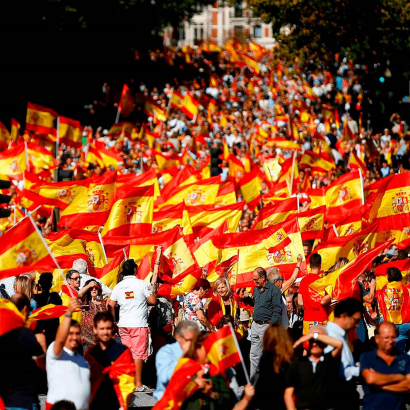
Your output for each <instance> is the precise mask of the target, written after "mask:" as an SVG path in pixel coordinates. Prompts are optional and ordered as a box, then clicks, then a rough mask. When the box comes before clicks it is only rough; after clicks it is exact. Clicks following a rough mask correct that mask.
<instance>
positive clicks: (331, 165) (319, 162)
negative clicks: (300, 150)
mask: <svg viewBox="0 0 410 410" xmlns="http://www.w3.org/2000/svg"><path fill="white" fill-rule="evenodd" d="M300 168H301V169H305V168H310V169H311V170H312V171H317V172H328V171H333V170H334V169H336V165H335V162H334V160H333V158H330V157H329V156H328V155H327V154H326V153H321V154H316V153H315V152H313V151H305V153H304V154H303V155H302V159H301V161H300Z"/></svg>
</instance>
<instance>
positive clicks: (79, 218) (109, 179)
mask: <svg viewBox="0 0 410 410" xmlns="http://www.w3.org/2000/svg"><path fill="white" fill-rule="evenodd" d="M116 177H117V173H116V171H111V172H106V173H105V174H104V175H103V176H102V178H101V179H99V180H98V181H97V182H92V183H91V184H90V185H89V187H88V190H87V192H86V193H81V195H76V196H75V197H74V199H73V201H72V202H71V204H70V205H69V206H68V207H67V208H66V209H65V210H64V211H63V212H62V213H61V217H60V222H59V226H61V227H63V226H65V227H71V228H79V229H84V227H86V226H91V225H93V226H101V225H104V223H105V222H106V220H107V218H108V216H109V214H110V211H111V208H112V206H113V204H114V200H115V192H116Z"/></svg>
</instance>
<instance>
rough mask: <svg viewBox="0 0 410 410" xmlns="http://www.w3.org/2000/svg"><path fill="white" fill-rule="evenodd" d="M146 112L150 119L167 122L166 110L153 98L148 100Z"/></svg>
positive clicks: (146, 101)
mask: <svg viewBox="0 0 410 410" xmlns="http://www.w3.org/2000/svg"><path fill="white" fill-rule="evenodd" d="M144 112H145V114H146V115H148V117H152V118H154V120H155V121H158V122H159V121H164V122H165V121H166V120H167V115H166V112H165V110H164V109H163V108H162V107H160V106H159V105H158V104H157V103H156V101H154V100H152V99H151V98H147V99H146V100H145V104H144Z"/></svg>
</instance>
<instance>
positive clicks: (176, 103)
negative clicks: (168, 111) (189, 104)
mask: <svg viewBox="0 0 410 410" xmlns="http://www.w3.org/2000/svg"><path fill="white" fill-rule="evenodd" d="M183 101H184V97H183V96H182V95H181V94H179V93H178V92H176V91H173V92H172V94H171V99H170V102H169V103H170V104H171V107H174V108H180V107H181V105H182V102H183Z"/></svg>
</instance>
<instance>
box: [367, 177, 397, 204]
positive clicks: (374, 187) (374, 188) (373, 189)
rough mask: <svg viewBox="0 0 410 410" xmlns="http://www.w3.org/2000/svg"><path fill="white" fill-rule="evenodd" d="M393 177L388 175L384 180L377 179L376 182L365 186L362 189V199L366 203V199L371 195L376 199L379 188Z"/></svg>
mask: <svg viewBox="0 0 410 410" xmlns="http://www.w3.org/2000/svg"><path fill="white" fill-rule="evenodd" d="M393 177H394V175H390V176H388V177H386V178H382V179H379V180H377V181H374V182H372V183H371V184H368V185H366V186H365V187H364V197H365V199H366V201H367V198H369V197H370V196H371V195H372V194H375V197H374V198H376V195H377V192H378V190H379V188H380V187H381V186H384V185H385V184H386V180H389V181H390V180H391V179H392V178H393Z"/></svg>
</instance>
